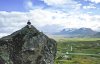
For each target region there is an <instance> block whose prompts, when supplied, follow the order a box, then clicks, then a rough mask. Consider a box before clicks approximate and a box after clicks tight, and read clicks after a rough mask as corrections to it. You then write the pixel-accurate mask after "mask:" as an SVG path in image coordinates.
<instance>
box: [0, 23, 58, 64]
mask: <svg viewBox="0 0 100 64" xmlns="http://www.w3.org/2000/svg"><path fill="white" fill-rule="evenodd" d="M56 52H57V44H56V41H55V40H53V39H51V38H49V37H48V36H46V35H45V34H43V33H42V32H39V31H38V30H37V29H36V28H35V27H34V26H32V25H31V28H29V27H28V25H26V26H25V27H24V28H22V29H20V30H18V31H16V32H14V33H12V34H11V35H8V36H5V37H3V38H1V39H0V62H1V59H2V60H3V61H2V62H4V64H5V63H6V64H54V59H55V57H56ZM3 53H5V54H3ZM5 55H6V58H5Z"/></svg>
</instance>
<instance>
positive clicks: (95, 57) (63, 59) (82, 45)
mask: <svg viewBox="0 0 100 64" xmlns="http://www.w3.org/2000/svg"><path fill="white" fill-rule="evenodd" d="M54 39H55V40H56V41H57V57H56V60H55V64H100V38H62V37H59V38H54Z"/></svg>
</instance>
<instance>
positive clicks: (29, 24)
mask: <svg viewBox="0 0 100 64" xmlns="http://www.w3.org/2000/svg"><path fill="white" fill-rule="evenodd" d="M27 25H28V28H31V27H32V25H31V22H30V20H28V22H27Z"/></svg>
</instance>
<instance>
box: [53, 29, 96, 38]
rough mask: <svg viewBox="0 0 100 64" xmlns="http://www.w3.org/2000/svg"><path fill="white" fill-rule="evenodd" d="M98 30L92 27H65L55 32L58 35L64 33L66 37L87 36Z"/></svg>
mask: <svg viewBox="0 0 100 64" xmlns="http://www.w3.org/2000/svg"><path fill="white" fill-rule="evenodd" d="M96 33H97V32H96V31H94V30H92V29H91V28H79V29H76V28H65V29H63V30H62V31H60V32H58V33H55V34H56V35H64V36H65V37H87V36H90V35H94V34H96Z"/></svg>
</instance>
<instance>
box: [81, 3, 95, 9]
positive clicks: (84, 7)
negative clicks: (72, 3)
mask: <svg viewBox="0 0 100 64" xmlns="http://www.w3.org/2000/svg"><path fill="white" fill-rule="evenodd" d="M83 9H96V6H95V5H94V4H89V5H88V6H83Z"/></svg>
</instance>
